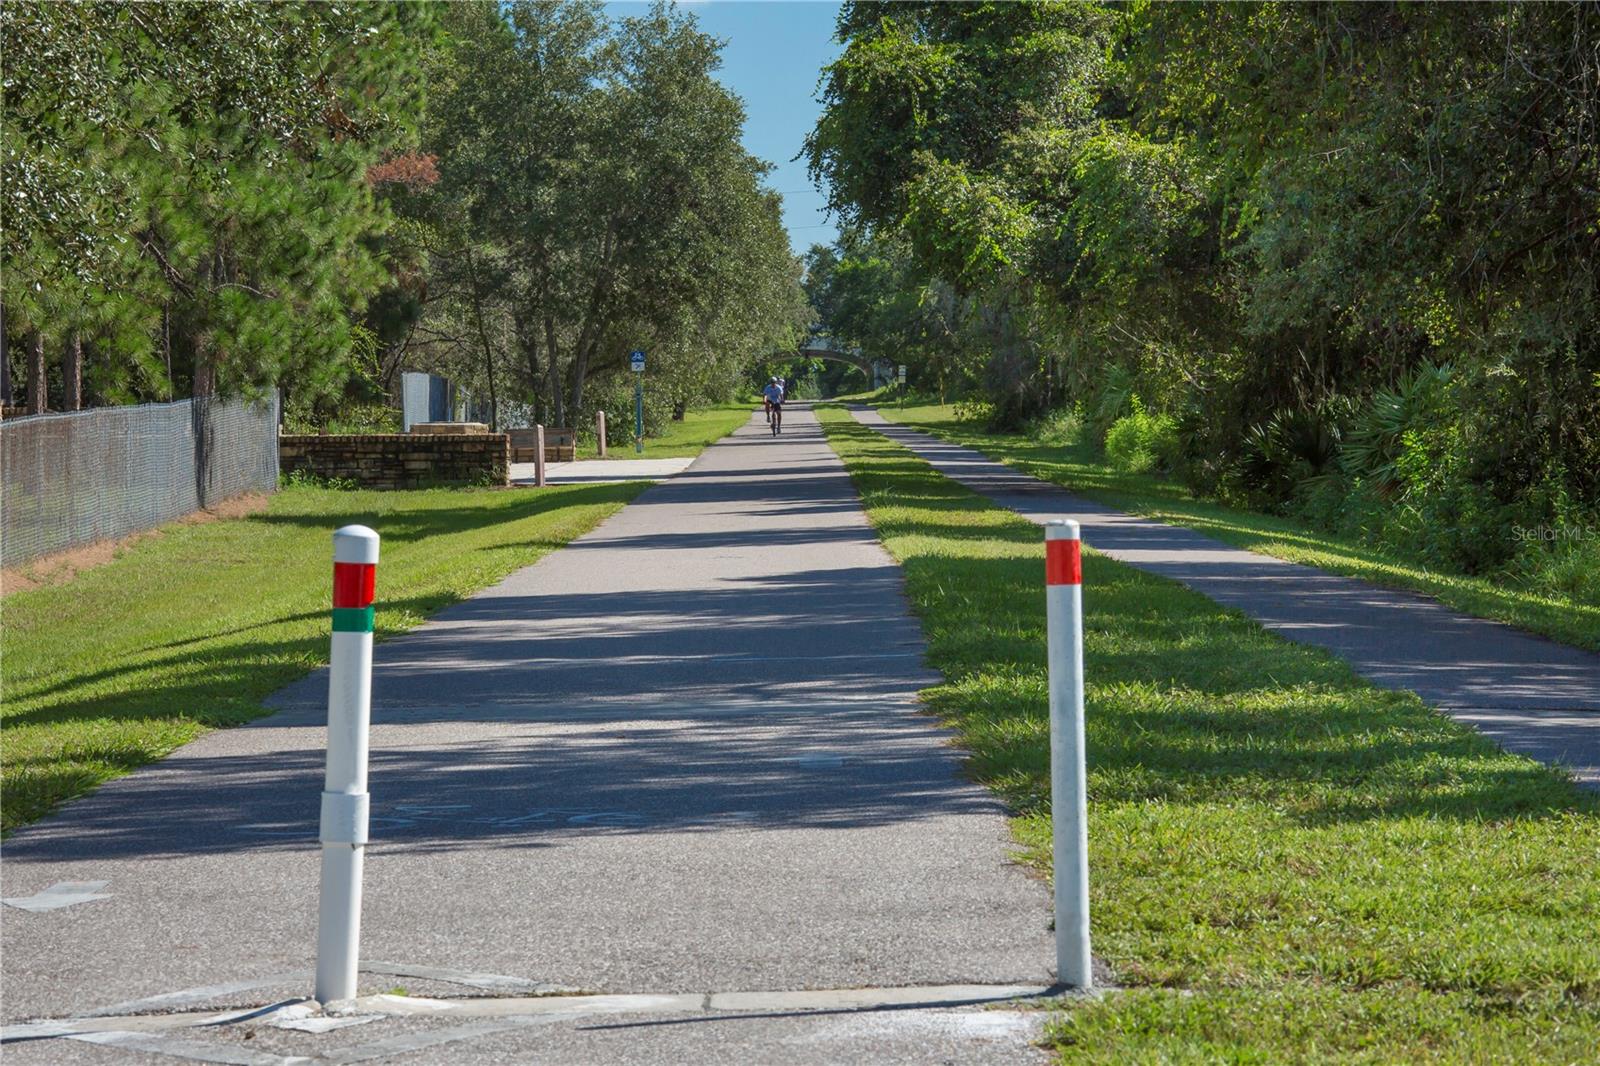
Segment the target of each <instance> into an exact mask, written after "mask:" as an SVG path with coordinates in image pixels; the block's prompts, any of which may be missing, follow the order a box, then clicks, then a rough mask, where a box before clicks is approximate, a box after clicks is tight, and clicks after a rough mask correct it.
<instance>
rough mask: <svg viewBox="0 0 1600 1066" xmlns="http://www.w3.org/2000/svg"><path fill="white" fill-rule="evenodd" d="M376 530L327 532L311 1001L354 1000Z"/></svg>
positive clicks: (364, 836)
mask: <svg viewBox="0 0 1600 1066" xmlns="http://www.w3.org/2000/svg"><path fill="white" fill-rule="evenodd" d="M377 565H378V534H376V533H374V532H373V531H372V530H370V529H368V528H367V527H366V526H345V527H344V528H343V529H340V530H338V531H336V532H335V533H334V534H333V654H332V657H331V659H330V661H329V670H328V769H327V776H326V779H325V781H324V783H323V790H322V828H321V832H320V833H319V834H318V836H319V839H321V841H322V898H321V902H320V904H319V906H318V913H317V993H316V995H317V1001H318V1002H319V1003H332V1002H334V1001H336V1000H341V999H353V998H355V994H356V967H357V964H358V960H359V956H360V946H361V865H362V857H363V853H364V851H365V850H366V844H367V810H368V797H367V732H368V727H369V724H370V719H371V713H372V614H373V608H372V594H373V590H374V585H375V581H376V574H377Z"/></svg>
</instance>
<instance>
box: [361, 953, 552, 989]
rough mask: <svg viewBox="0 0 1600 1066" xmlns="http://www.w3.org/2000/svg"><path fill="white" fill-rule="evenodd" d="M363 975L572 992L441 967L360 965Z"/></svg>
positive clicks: (499, 987)
mask: <svg viewBox="0 0 1600 1066" xmlns="http://www.w3.org/2000/svg"><path fill="white" fill-rule="evenodd" d="M361 972H362V973H375V974H382V975H384V976H385V977H418V978H422V979H424V980H428V981H442V982H443V983H445V984H451V985H464V986H466V987H467V988H482V989H487V990H489V991H492V992H524V993H529V994H532V995H549V994H551V993H555V992H570V991H572V989H570V988H563V987H562V986H560V985H552V984H547V983H545V982H542V981H530V980H528V979H527V978H526V977H507V976H505V975H504V974H497V973H473V972H472V971H470V970H448V969H445V968H443V967H440V966H412V965H410V964H408V963H403V962H375V961H367V962H363V963H362V964H361Z"/></svg>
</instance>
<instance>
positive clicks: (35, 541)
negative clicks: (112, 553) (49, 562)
mask: <svg viewBox="0 0 1600 1066" xmlns="http://www.w3.org/2000/svg"><path fill="white" fill-rule="evenodd" d="M277 484H278V408H277V400H276V398H273V399H271V400H269V401H267V402H264V403H253V402H249V401H245V400H182V401H180V402H178V403H157V404H145V405H142V406H139V407H101V408H96V409H94V410H92V411H76V412H73V413H70V414H59V415H34V416H33V417H30V418H12V419H7V420H5V421H4V422H0V564H3V565H5V566H15V565H17V564H18V563H23V562H27V561H28V560H29V559H34V558H37V557H38V556H41V555H47V554H49V553H51V552H57V551H62V550H64V549H66V548H73V547H77V546H78V545H81V544H89V543H92V542H94V541H97V540H106V539H109V538H114V537H124V536H127V535H128V534H130V533H137V532H139V531H140V530H144V529H150V528H152V527H154V526H158V525H161V524H162V523H163V522H170V521H172V520H173V519H175V518H181V517H182V516H184V515H186V514H189V513H191V512H193V511H197V510H199V509H200V508H202V507H209V506H212V505H214V504H216V503H218V502H220V501H222V500H225V499H227V498H228V497H230V496H237V495H238V494H240V493H242V492H271V491H272V490H273V489H274V488H276V487H277Z"/></svg>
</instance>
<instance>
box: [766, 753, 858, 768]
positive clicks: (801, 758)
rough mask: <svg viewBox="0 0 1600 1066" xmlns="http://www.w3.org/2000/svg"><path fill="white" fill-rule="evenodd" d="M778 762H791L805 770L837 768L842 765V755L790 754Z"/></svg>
mask: <svg viewBox="0 0 1600 1066" xmlns="http://www.w3.org/2000/svg"><path fill="white" fill-rule="evenodd" d="M778 761H779V762H792V763H794V764H795V765H796V766H799V767H801V768H802V769H806V770H838V769H840V768H841V767H843V766H844V756H843V755H791V756H789V757H788V758H783V759H779V760H778Z"/></svg>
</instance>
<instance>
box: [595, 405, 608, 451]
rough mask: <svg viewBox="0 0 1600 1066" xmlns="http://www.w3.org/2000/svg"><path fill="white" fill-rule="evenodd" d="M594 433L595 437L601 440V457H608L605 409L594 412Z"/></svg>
mask: <svg viewBox="0 0 1600 1066" xmlns="http://www.w3.org/2000/svg"><path fill="white" fill-rule="evenodd" d="M594 435H595V439H596V440H598V441H599V442H600V458H602V459H604V458H605V457H606V413H605V412H604V411H596V412H595V413H594Z"/></svg>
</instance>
